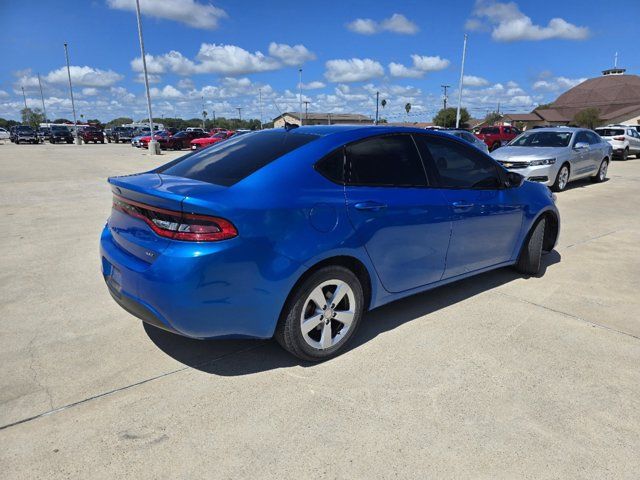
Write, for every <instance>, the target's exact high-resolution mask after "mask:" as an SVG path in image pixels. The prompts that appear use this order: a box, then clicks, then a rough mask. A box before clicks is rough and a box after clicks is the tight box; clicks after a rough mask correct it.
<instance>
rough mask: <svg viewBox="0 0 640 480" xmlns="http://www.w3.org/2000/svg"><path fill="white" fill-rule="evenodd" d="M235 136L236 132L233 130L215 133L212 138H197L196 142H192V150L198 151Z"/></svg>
mask: <svg viewBox="0 0 640 480" xmlns="http://www.w3.org/2000/svg"><path fill="white" fill-rule="evenodd" d="M233 134H234V132H233V131H231V130H222V131H220V132H218V133H214V134H213V135H211V136H210V137H205V138H196V139H195V140H191V150H198V149H200V148H204V147H208V146H210V145H213V144H215V143H218V142H222V141H223V140H226V139H227V138H229V137H230V136H231V135H233Z"/></svg>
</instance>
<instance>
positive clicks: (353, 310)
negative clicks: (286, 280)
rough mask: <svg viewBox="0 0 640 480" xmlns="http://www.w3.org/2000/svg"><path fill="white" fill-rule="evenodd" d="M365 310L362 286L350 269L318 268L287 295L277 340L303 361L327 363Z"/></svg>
mask: <svg viewBox="0 0 640 480" xmlns="http://www.w3.org/2000/svg"><path fill="white" fill-rule="evenodd" d="M364 308H365V305H364V294H363V290H362V285H361V284H360V281H359V280H358V277H356V275H355V274H354V273H353V272H352V271H351V270H348V269H347V268H344V267H341V266H329V267H324V268H321V269H320V270H318V271H316V272H314V273H313V274H311V275H310V276H309V277H308V278H307V279H306V280H304V281H303V282H302V283H301V284H300V285H299V286H297V287H296V289H295V291H294V292H293V293H292V295H291V296H290V298H289V300H288V301H287V304H286V305H285V308H284V309H283V312H282V316H281V318H280V322H279V323H278V327H277V329H276V334H275V337H276V340H277V341H278V343H280V345H282V347H283V348H284V349H285V350H287V351H289V352H290V353H292V354H293V355H295V356H296V357H298V358H300V359H302V360H308V361H312V362H319V361H322V360H327V359H329V358H332V357H335V356H336V355H338V354H339V353H340V352H341V351H342V350H343V349H344V347H345V345H346V344H347V343H348V341H349V340H350V339H351V338H352V337H353V335H354V334H355V332H356V329H357V328H358V325H359V324H360V320H361V318H362V314H363V312H364Z"/></svg>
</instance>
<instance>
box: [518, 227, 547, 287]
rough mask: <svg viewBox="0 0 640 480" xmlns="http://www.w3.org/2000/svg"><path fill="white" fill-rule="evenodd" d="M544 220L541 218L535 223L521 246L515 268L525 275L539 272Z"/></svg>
mask: <svg viewBox="0 0 640 480" xmlns="http://www.w3.org/2000/svg"><path fill="white" fill-rule="evenodd" d="M546 223H547V222H546V220H545V219H544V218H543V219H541V220H539V221H538V223H536V224H535V225H534V226H533V228H532V229H531V231H530V232H529V235H528V236H527V240H526V242H525V244H524V245H523V246H522V250H521V251H520V256H519V257H518V263H516V270H518V271H519V272H520V273H524V274H525V275H537V274H538V273H539V272H540V260H541V258H542V243H543V240H544V228H545V226H546Z"/></svg>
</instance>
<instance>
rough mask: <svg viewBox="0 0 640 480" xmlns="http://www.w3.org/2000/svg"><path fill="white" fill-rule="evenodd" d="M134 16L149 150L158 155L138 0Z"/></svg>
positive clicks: (158, 148) (158, 149) (138, 0)
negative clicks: (141, 71) (140, 59)
mask: <svg viewBox="0 0 640 480" xmlns="http://www.w3.org/2000/svg"><path fill="white" fill-rule="evenodd" d="M136 16H137V19H138V38H139V39H140V53H141V54H142V69H143V70H144V87H145V90H146V91H147V110H148V111H149V133H150V135H151V140H149V152H150V153H151V155H160V145H158V142H157V141H156V137H155V135H154V133H153V115H152V114H151V95H150V94H149V76H148V75H147V59H146V57H145V55H144V39H143V38H142V19H141V15H140V0H136Z"/></svg>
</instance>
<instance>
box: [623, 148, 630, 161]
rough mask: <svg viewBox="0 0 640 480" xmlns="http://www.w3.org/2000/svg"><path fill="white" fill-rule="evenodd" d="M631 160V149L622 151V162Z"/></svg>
mask: <svg viewBox="0 0 640 480" xmlns="http://www.w3.org/2000/svg"><path fill="white" fill-rule="evenodd" d="M628 158H629V147H627V148H625V149H624V150H623V151H622V160H627V159H628Z"/></svg>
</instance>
